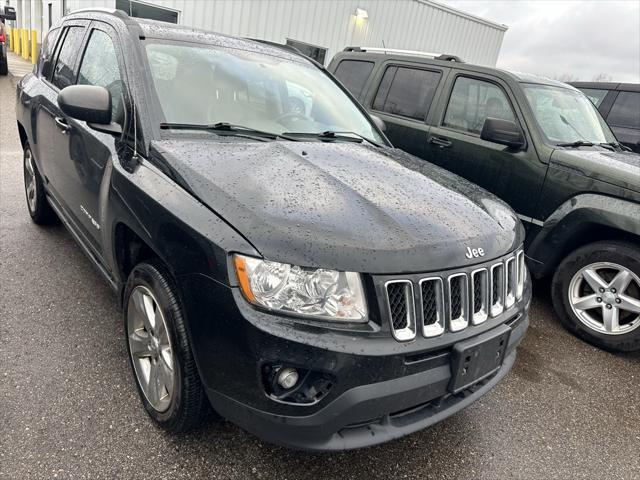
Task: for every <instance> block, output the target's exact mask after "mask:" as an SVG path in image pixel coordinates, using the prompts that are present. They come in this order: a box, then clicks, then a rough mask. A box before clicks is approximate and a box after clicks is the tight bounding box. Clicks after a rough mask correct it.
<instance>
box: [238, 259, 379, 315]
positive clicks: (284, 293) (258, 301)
mask: <svg viewBox="0 0 640 480" xmlns="http://www.w3.org/2000/svg"><path fill="white" fill-rule="evenodd" d="M233 260H234V265H235V268H236V274H237V275H238V280H239V283H240V289H241V290H242V293H243V295H244V297H245V298H246V299H247V300H248V301H249V302H251V303H253V304H255V305H260V306H262V307H265V308H268V309H270V310H278V311H281V312H286V313H291V314H294V315H303V316H308V317H313V318H320V319H326V320H340V321H346V322H366V321H367V307H366V306H365V301H364V293H363V289H362V283H361V281H360V275H359V274H357V273H353V272H338V271H335V270H325V269H322V268H303V267H298V266H295V265H289V264H287V263H278V262H270V261H267V260H260V259H258V258H252V257H245V256H244V255H235V256H234V259H233Z"/></svg>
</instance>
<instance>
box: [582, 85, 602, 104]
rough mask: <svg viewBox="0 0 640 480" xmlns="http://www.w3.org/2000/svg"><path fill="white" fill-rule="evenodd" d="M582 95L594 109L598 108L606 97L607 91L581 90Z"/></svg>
mask: <svg viewBox="0 0 640 480" xmlns="http://www.w3.org/2000/svg"><path fill="white" fill-rule="evenodd" d="M580 90H581V91H582V93H584V94H585V95H586V96H587V98H588V99H589V100H591V103H593V104H594V105H595V106H596V107H599V106H600V104H601V103H602V101H603V100H604V97H606V96H607V93H609V90H602V89H599V88H581V89H580Z"/></svg>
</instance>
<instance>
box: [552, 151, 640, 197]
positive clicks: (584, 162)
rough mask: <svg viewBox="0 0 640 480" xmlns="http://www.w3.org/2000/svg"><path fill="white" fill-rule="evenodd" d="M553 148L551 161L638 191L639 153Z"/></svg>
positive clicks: (639, 183) (639, 177) (639, 179)
mask: <svg viewBox="0 0 640 480" xmlns="http://www.w3.org/2000/svg"><path fill="white" fill-rule="evenodd" d="M587 148H590V147H586V148H584V149H572V150H560V149H558V150H554V151H553V154H552V155H551V161H552V162H553V163H555V164H558V165H562V166H565V167H569V168H571V169H572V170H578V171H579V172H580V173H581V174H582V175H585V176H587V177H590V178H593V179H596V180H602V181H603V182H607V183H610V184H613V185H616V186H618V187H623V188H627V189H629V190H634V191H636V192H640V155H638V154H637V153H633V152H611V151H608V150H604V149H603V150H591V149H587Z"/></svg>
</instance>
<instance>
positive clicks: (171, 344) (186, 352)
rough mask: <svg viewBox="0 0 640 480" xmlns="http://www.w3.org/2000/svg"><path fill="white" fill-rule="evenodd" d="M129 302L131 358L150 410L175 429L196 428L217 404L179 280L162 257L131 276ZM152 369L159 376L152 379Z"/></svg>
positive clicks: (127, 291)
mask: <svg viewBox="0 0 640 480" xmlns="http://www.w3.org/2000/svg"><path fill="white" fill-rule="evenodd" d="M145 295H146V296H147V297H146V298H145ZM123 305H124V308H123V310H124V315H123V316H124V328H125V335H126V340H127V351H128V352H129V361H130V364H131V368H132V370H133V374H134V378H135V381H136V386H137V388H138V393H139V394H140V398H141V400H142V403H143V405H144V408H145V410H146V411H147V413H148V414H149V416H150V417H151V418H152V419H153V420H154V421H155V422H156V423H157V424H158V425H159V426H160V427H162V428H163V429H165V430H167V431H169V432H172V433H180V432H186V431H188V430H191V429H193V428H195V427H196V426H198V425H199V424H201V423H202V422H203V421H204V420H205V418H206V417H207V416H208V414H209V413H210V411H211V407H210V404H209V400H208V399H207V396H206V394H205V391H204V388H203V386H202V383H201V381H200V376H199V374H198V370H197V367H196V363H195V360H194V358H193V353H192V351H191V347H190V344H189V340H188V338H187V331H186V326H185V321H186V320H185V317H184V314H183V309H182V307H181V305H180V300H179V298H178V295H177V293H176V288H175V286H174V282H173V279H172V277H171V275H170V274H169V272H168V271H167V270H166V268H165V267H164V266H163V265H162V263H161V262H159V261H157V260H151V261H149V262H145V263H140V264H138V265H136V266H135V267H134V269H133V270H132V272H131V274H130V275H129V278H128V280H127V285H126V287H125V294H124V304H123ZM149 306H151V307H152V308H151V309H149V308H148V307H149ZM149 311H154V312H155V322H151V320H150V318H151V317H152V316H149V315H148V314H147V312H149ZM158 313H160V315H158ZM141 315H142V317H141ZM145 318H146V321H145ZM153 323H155V327H153V326H152V324H153ZM161 325H164V331H165V335H163V334H162V331H161V330H162V326H161ZM140 326H142V330H140ZM145 332H146V337H145ZM149 332H151V333H152V334H151V335H149ZM154 337H157V339H156V340H154V339H153V338H154ZM145 338H146V340H145ZM145 342H146V343H145ZM154 342H156V343H155V346H154ZM145 345H146V348H147V351H146V352H145V351H144V348H145ZM167 346H168V351H167ZM153 365H155V367H154V366H153ZM147 366H148V373H146V372H147V371H146V368H147ZM168 367H169V368H168ZM152 372H154V375H153V378H154V379H156V380H157V381H155V382H148V381H147V379H151V378H152ZM149 385H155V387H151V388H150V387H149ZM154 390H155V392H156V393H154Z"/></svg>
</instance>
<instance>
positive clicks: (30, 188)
mask: <svg viewBox="0 0 640 480" xmlns="http://www.w3.org/2000/svg"><path fill="white" fill-rule="evenodd" d="M22 159H23V161H22V166H23V170H24V191H25V195H26V199H27V209H28V210H29V215H31V220H33V222H34V223H36V224H38V225H51V224H54V223H57V222H58V217H57V215H56V213H55V212H54V211H53V209H52V208H51V205H49V202H48V200H47V197H46V194H45V191H44V185H43V183H42V177H41V176H40V172H38V167H37V165H36V162H35V159H34V158H33V152H32V151H31V147H30V146H29V143H28V142H26V143H25V145H24V154H23V157H22Z"/></svg>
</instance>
